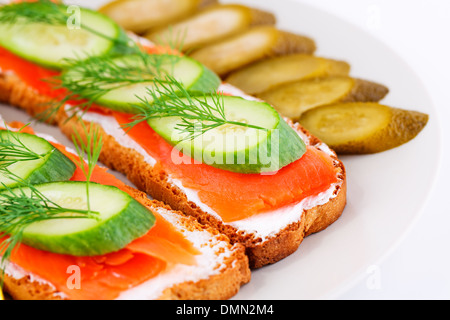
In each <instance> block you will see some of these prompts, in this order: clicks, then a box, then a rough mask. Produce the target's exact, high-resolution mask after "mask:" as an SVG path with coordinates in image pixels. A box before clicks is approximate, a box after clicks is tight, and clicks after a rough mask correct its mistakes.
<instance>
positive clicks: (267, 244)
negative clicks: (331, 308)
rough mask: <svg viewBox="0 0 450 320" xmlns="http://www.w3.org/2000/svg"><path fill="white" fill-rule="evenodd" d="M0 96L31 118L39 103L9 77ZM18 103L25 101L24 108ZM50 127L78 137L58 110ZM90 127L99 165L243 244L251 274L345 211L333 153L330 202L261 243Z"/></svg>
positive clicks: (312, 140) (76, 125)
mask: <svg viewBox="0 0 450 320" xmlns="http://www.w3.org/2000/svg"><path fill="white" fill-rule="evenodd" d="M5 83H6V85H5ZM24 86H25V88H24ZM8 88H9V90H10V93H9V94H8V93H6V94H5V92H4V91H5V90H7V89H8ZM11 88H14V90H11ZM19 93H24V94H26V95H27V96H26V99H23V100H20V99H17V97H14V95H15V94H19ZM4 96H7V97H9V100H6V101H5V100H3V101H5V102H8V103H10V104H14V105H15V106H17V107H19V108H22V109H24V110H26V111H27V112H28V113H29V114H31V115H33V114H35V112H34V111H35V110H36V108H37V107H39V104H36V103H39V102H40V101H42V97H40V96H39V94H38V93H37V92H36V91H33V90H30V89H29V88H28V87H27V86H26V84H24V83H23V82H21V81H20V80H19V79H18V78H17V77H15V76H7V77H3V81H2V78H1V77H0V98H1V97H4ZM23 101H26V104H25V105H24V103H23ZM14 102H15V103H14ZM56 123H57V124H58V125H59V127H60V129H61V131H62V132H63V133H64V134H65V135H67V136H68V137H71V136H72V134H73V132H74V130H76V131H78V133H82V132H83V130H82V129H81V122H80V121H79V120H77V119H76V118H75V117H73V118H71V119H70V120H68V119H67V115H65V112H64V111H63V110H60V112H59V113H58V115H57V117H56ZM290 124H291V126H292V127H293V128H294V129H295V130H297V131H299V132H301V133H302V134H303V135H305V136H307V137H308V140H309V144H310V145H312V146H319V145H321V144H322V142H321V141H320V140H319V139H317V138H316V137H313V136H312V135H311V134H309V132H307V131H306V130H305V129H304V128H302V127H301V126H300V125H299V124H298V123H296V124H294V123H291V122H290ZM93 125H94V126H96V127H98V128H99V130H100V133H101V134H102V136H103V143H104V146H103V152H102V154H101V156H100V161H101V162H102V163H104V164H105V165H106V166H107V167H109V168H111V169H113V170H116V171H119V172H121V173H123V174H125V175H126V176H127V178H128V179H129V181H130V182H131V183H133V184H134V185H135V186H136V187H137V188H138V189H139V190H142V191H144V192H146V193H147V194H149V195H150V196H152V197H153V198H154V199H157V200H159V201H162V202H164V203H166V204H168V205H170V207H172V208H173V209H174V210H179V211H182V212H184V213H185V214H187V215H189V216H192V217H194V218H195V219H197V220H198V221H199V222H200V223H201V224H204V225H209V226H212V227H214V228H216V229H217V230H219V231H220V232H221V233H223V234H225V235H227V236H228V238H229V239H230V240H231V242H232V243H233V244H236V243H241V244H243V245H244V247H245V248H246V254H247V256H248V258H249V262H250V267H251V268H252V269H256V268H260V267H262V266H264V265H267V264H271V263H275V262H277V261H279V260H281V259H283V258H285V257H287V256H289V255H290V254H292V253H293V252H295V251H296V250H297V249H298V247H299V245H300V244H301V242H302V241H303V239H304V237H306V236H308V235H311V234H313V233H316V232H319V231H322V230H324V229H326V228H327V227H328V226H330V225H331V224H332V223H333V222H335V221H336V220H337V219H338V218H339V217H340V216H341V214H342V212H343V210H344V208H345V205H346V192H347V188H346V172H345V167H344V165H343V163H342V162H341V161H340V160H339V159H338V158H337V156H336V154H335V153H333V156H332V158H333V160H334V163H335V166H336V169H337V171H338V173H337V174H338V177H339V179H340V180H341V181H342V183H341V184H340V185H337V186H336V189H335V190H334V198H332V199H330V200H329V201H328V202H327V203H325V204H323V205H319V206H316V207H314V208H312V209H309V210H305V211H303V213H301V219H300V220H299V222H295V223H292V224H290V225H287V226H286V227H285V228H284V229H283V230H281V231H280V232H279V233H278V234H277V235H276V236H273V237H271V238H270V239H268V240H266V241H262V239H261V238H257V237H256V236H254V235H251V234H246V233H244V232H243V231H240V230H237V229H236V228H234V227H232V226H230V225H225V224H224V223H223V222H222V221H220V220H218V219H217V218H215V217H213V216H211V215H210V214H207V213H205V212H204V211H202V210H201V209H200V208H199V207H198V206H197V205H196V204H195V203H193V202H191V201H189V200H188V199H187V196H186V195H185V194H184V193H183V192H182V190H180V189H179V188H178V187H176V186H174V185H173V184H171V183H170V182H169V181H168V179H167V177H168V174H167V173H165V172H162V171H157V170H155V169H154V168H153V167H151V166H150V165H149V164H148V163H147V162H146V161H144V158H143V156H142V155H141V154H139V153H138V152H136V151H135V150H132V149H129V148H126V147H124V146H122V145H120V144H119V143H118V142H117V141H116V140H115V139H114V137H112V136H110V135H108V134H106V132H105V131H104V130H103V129H102V128H101V127H100V126H98V125H96V124H93ZM299 214H300V213H299Z"/></svg>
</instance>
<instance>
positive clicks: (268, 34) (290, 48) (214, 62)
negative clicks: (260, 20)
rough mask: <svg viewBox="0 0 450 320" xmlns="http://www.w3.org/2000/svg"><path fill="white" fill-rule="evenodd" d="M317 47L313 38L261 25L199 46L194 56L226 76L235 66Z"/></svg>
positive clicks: (310, 50)
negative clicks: (204, 45)
mask: <svg viewBox="0 0 450 320" xmlns="http://www.w3.org/2000/svg"><path fill="white" fill-rule="evenodd" d="M315 49H316V46H315V42H314V40H312V39H310V38H308V37H305V36H301V35H297V34H293V33H289V32H285V31H281V30H278V29H277V28H275V27H273V26H258V27H253V28H250V29H249V30H247V31H245V32H243V33H240V34H238V35H236V36H232V37H230V38H227V39H225V40H223V41H219V42H217V43H214V44H211V45H208V46H206V47H204V48H201V49H199V50H196V51H194V52H193V53H192V54H191V57H192V58H194V59H196V60H198V61H200V62H201V63H203V64H204V65H206V66H207V67H208V68H210V69H211V70H213V71H214V72H216V73H217V74H218V75H219V76H221V77H225V76H226V75H228V74H229V73H230V72H232V71H234V70H237V69H239V68H242V67H245V66H247V65H249V64H251V63H254V62H256V61H260V60H262V59H265V58H269V57H276V56H283V55H288V54H295V53H306V54H312V53H313V52H314V51H315ZM266 76H267V75H266Z"/></svg>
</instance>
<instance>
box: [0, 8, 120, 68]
mask: <svg viewBox="0 0 450 320" xmlns="http://www.w3.org/2000/svg"><path fill="white" fill-rule="evenodd" d="M39 5H41V6H45V4H42V3H38V2H36V3H27V4H23V3H22V4H20V3H19V4H11V5H7V6H4V7H0V18H1V17H2V13H3V12H2V10H6V9H8V7H10V6H39ZM53 6H57V8H60V10H61V12H62V14H63V15H65V16H67V23H66V24H65V25H61V24H58V23H55V22H52V19H51V16H49V21H48V23H44V22H30V21H29V20H28V19H29V18H24V17H21V16H20V15H19V17H17V18H16V21H15V22H14V23H9V22H3V23H0V46H2V47H4V48H6V49H8V50H9V51H11V52H13V53H15V54H16V55H18V56H21V57H23V58H25V59H27V60H29V61H32V62H35V63H37V64H39V65H42V66H44V67H48V68H53V69H61V68H63V67H64V66H65V65H66V62H65V61H64V59H65V58H68V59H80V60H81V59H83V58H84V57H87V56H92V55H95V56H101V55H105V54H107V53H109V52H110V51H112V50H113V49H114V48H115V41H114V40H115V39H119V38H120V37H122V30H121V29H120V27H119V26H118V25H117V24H116V23H115V22H114V21H113V20H111V19H110V18H108V17H106V16H104V15H102V14H100V13H98V12H95V11H92V10H89V9H85V8H80V7H73V8H70V7H67V6H65V5H55V4H53ZM4 12H5V14H6V11H4ZM21 12H23V10H22V11H21ZM52 23H53V24H52ZM87 28H89V29H90V30H95V33H97V34H95V33H94V32H91V31H88V29H87ZM98 34H101V35H102V36H99V35H98Z"/></svg>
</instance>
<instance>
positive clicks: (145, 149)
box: [0, 1, 346, 268]
mask: <svg viewBox="0 0 450 320" xmlns="http://www.w3.org/2000/svg"><path fill="white" fill-rule="evenodd" d="M21 5H22V6H26V7H27V10H22V9H21V7H20V5H18V4H15V5H9V6H5V7H3V8H1V9H0V31H1V32H0V34H1V35H0V46H1V48H0V70H1V73H0V100H2V101H4V102H7V103H9V104H11V105H15V106H18V107H20V108H22V109H24V110H26V111H27V112H28V113H29V114H31V115H33V116H35V117H37V118H40V119H43V120H46V121H48V122H49V123H54V124H56V125H58V126H59V127H60V128H61V130H62V132H64V133H65V134H66V135H67V136H69V137H71V136H73V135H74V134H78V135H80V137H81V138H83V139H85V138H86V137H84V136H83V135H84V133H83V132H84V131H83V127H85V126H92V127H93V128H95V129H96V130H98V132H99V135H100V136H101V137H102V139H103V142H104V147H103V149H102V152H101V154H100V161H101V162H102V163H104V164H105V165H106V166H108V167H109V168H111V169H114V170H117V171H119V172H121V173H123V174H125V175H126V176H127V177H128V179H129V180H130V181H131V182H132V183H133V184H134V185H135V186H136V187H137V188H138V189H139V190H141V191H143V192H145V193H147V194H148V195H150V196H151V197H152V198H154V199H156V200H159V201H162V202H164V203H165V204H167V205H169V206H170V207H171V208H172V209H174V210H179V211H181V212H183V213H184V214H186V215H189V216H191V217H193V218H195V219H196V220H197V221H198V222H200V224H202V225H206V226H208V227H213V228H214V229H216V230H218V231H219V232H220V233H222V234H224V235H226V236H227V237H228V238H229V239H230V241H231V243H232V244H239V245H242V246H243V247H244V248H245V252H246V254H247V256H248V258H249V262H250V267H251V268H259V267H262V266H264V265H267V264H271V263H275V262H277V261H279V260H281V259H283V258H285V257H287V256H288V255H290V254H291V253H293V252H294V251H296V250H297V248H298V247H299V245H300V243H301V242H302V240H303V239H304V237H305V236H308V235H310V234H312V233H315V232H318V231H321V230H324V229H325V228H327V227H328V226H330V225H331V224H332V223H333V222H335V221H336V220H337V219H338V218H339V217H340V215H341V214H342V212H343V210H344V207H345V204H346V173H345V168H344V166H343V164H342V162H341V161H340V160H339V159H338V158H337V156H336V154H335V152H334V151H332V150H331V149H330V148H328V147H327V145H325V144H324V143H322V142H321V141H320V140H319V139H317V138H315V137H314V136H312V135H311V134H310V133H308V132H307V131H306V130H305V129H303V128H302V127H301V126H300V125H299V124H298V123H294V122H292V121H290V120H289V119H287V118H284V117H282V116H280V114H279V113H278V112H277V111H276V110H275V109H274V108H273V107H272V106H271V105H269V104H267V103H265V102H264V101H261V100H258V99H255V98H253V97H251V96H248V95H246V94H244V93H243V92H241V91H239V90H237V89H236V88H234V87H233V86H231V85H229V84H226V83H223V82H222V81H221V80H220V78H219V77H218V76H217V75H216V74H214V73H213V72H212V71H211V70H209V69H208V68H206V67H205V66H204V65H202V64H201V63H199V62H198V61H196V60H194V59H192V58H190V57H187V56H184V55H182V54H179V53H178V52H176V51H175V50H174V48H167V47H161V46H156V45H154V44H153V43H148V42H145V43H144V42H142V41H140V39H139V38H136V37H134V36H130V35H127V34H126V33H125V32H124V31H123V30H122V29H120V27H118V26H117V25H116V24H115V23H114V22H113V21H112V20H110V19H108V18H106V17H105V16H102V15H101V14H100V13H98V12H95V11H90V10H87V9H82V11H81V14H82V17H84V18H83V19H82V21H83V22H84V24H82V25H81V28H80V29H79V30H70V32H72V33H70V34H69V31H68V30H67V28H66V26H65V24H64V25H63V23H62V21H66V19H67V16H66V13H65V12H66V11H65V10H64V9H63V7H60V6H62V5H54V4H51V3H49V2H47V1H39V2H37V4H32V3H27V4H21ZM37 5H40V6H45V7H46V8H47V10H48V16H49V15H50V14H51V15H52V16H53V17H54V19H51V20H49V19H47V20H44V19H43V20H42V21H40V20H39V19H38V18H36V16H31V15H30V14H29V12H30V11H31V9H30V7H33V6H37ZM49 7H51V8H53V9H52V11H50V9H48V8H49ZM5 8H7V9H8V10H6V11H5V13H4V14H3V16H4V17H10V16H13V17H14V16H20V17H21V19H18V18H16V23H20V24H22V26H21V27H20V28H19V27H18V26H17V24H14V25H12V24H11V20H12V19H6V18H2V11H3V10H5ZM58 8H59V9H58ZM61 8H62V9H61ZM61 12H63V13H61ZM38 27H39V30H40V32H39V34H38V35H37V34H35V30H36V28H38ZM93 29H94V30H96V32H92V30H93ZM3 30H8V32H7V33H5V32H3ZM74 31H76V32H78V33H73V32H74ZM55 33H58V34H59V35H61V36H59V37H58V38H57V41H53V40H55V38H54V35H55ZM5 34H7V36H4V35H5ZM50 38H51V39H52V41H50ZM43 43H45V44H46V47H45V49H44V46H43ZM24 44H26V45H24ZM23 46H26V47H23ZM49 46H55V48H54V49H55V50H53V49H52V50H50V49H51V48H49ZM30 48H32V50H29V49H30ZM49 52H52V54H51V55H50V54H48V53H49Z"/></svg>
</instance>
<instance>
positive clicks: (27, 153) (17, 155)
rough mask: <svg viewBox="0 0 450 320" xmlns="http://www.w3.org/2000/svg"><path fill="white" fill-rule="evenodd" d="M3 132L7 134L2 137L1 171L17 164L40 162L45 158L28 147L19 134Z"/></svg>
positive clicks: (0, 145)
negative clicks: (39, 160)
mask: <svg viewBox="0 0 450 320" xmlns="http://www.w3.org/2000/svg"><path fill="white" fill-rule="evenodd" d="M2 131H3V132H5V133H4V134H2V135H0V170H1V169H4V168H8V167H9V166H11V165H12V164H14V163H17V162H21V161H32V160H38V159H42V158H43V157H44V156H45V154H38V153H36V152H34V151H33V150H31V149H30V148H29V147H27V146H26V145H25V144H24V143H23V142H22V140H21V139H20V138H19V133H17V132H13V131H10V130H2ZM19 132H20V131H19Z"/></svg>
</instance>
